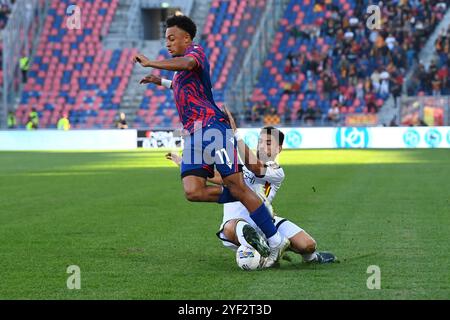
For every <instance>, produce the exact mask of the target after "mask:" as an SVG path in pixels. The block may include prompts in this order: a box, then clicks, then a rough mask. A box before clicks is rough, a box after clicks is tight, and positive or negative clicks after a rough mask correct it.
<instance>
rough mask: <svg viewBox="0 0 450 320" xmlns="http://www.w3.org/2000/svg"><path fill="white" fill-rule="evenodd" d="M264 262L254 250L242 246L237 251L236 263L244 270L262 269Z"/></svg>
mask: <svg viewBox="0 0 450 320" xmlns="http://www.w3.org/2000/svg"><path fill="white" fill-rule="evenodd" d="M263 261H264V260H263V258H261V255H260V254H259V252H258V251H256V250H255V249H253V248H249V247H247V246H244V245H241V246H240V247H239V249H238V250H237V251H236V262H237V264H238V266H239V268H241V269H242V270H247V271H250V270H257V269H260V268H261V265H262V263H263Z"/></svg>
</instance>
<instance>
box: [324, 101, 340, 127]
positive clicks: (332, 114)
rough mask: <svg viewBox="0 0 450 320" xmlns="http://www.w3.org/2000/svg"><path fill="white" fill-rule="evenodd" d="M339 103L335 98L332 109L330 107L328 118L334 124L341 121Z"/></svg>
mask: <svg viewBox="0 0 450 320" xmlns="http://www.w3.org/2000/svg"><path fill="white" fill-rule="evenodd" d="M339 113H340V112H339V103H338V102H337V101H336V100H334V101H333V104H332V106H331V107H330V109H328V115H327V120H328V122H330V123H331V124H333V125H337V124H338V123H339V121H340V114H339Z"/></svg>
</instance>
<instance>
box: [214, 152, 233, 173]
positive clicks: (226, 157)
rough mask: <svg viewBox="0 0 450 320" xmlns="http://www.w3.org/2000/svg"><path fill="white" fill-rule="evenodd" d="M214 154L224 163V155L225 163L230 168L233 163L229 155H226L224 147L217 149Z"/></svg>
mask: <svg viewBox="0 0 450 320" xmlns="http://www.w3.org/2000/svg"><path fill="white" fill-rule="evenodd" d="M216 156H218V157H219V158H220V161H221V163H225V161H224V157H225V159H226V160H227V163H226V165H227V166H228V167H230V169H231V167H232V165H233V164H232V163H231V160H230V157H229V156H228V153H227V151H226V150H225V149H220V150H217V151H216Z"/></svg>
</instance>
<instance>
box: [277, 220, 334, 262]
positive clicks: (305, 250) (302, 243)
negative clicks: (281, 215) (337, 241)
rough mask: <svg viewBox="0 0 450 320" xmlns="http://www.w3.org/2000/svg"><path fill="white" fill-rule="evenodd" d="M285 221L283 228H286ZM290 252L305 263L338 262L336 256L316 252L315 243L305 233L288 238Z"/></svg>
mask: <svg viewBox="0 0 450 320" xmlns="http://www.w3.org/2000/svg"><path fill="white" fill-rule="evenodd" d="M288 223H291V222H289V221H287V223H285V225H284V226H283V227H285V228H288V227H289V226H288ZM289 240H290V242H291V250H292V251H294V252H297V253H299V254H301V255H302V257H303V261H305V262H306V263H320V264H325V263H333V262H338V260H337V258H336V256H335V255H334V254H332V253H330V252H320V251H317V244H316V241H315V240H314V239H313V238H312V237H311V236H310V235H309V234H308V233H307V232H306V231H303V230H302V231H301V232H298V233H296V234H295V235H294V236H292V237H290V238H289Z"/></svg>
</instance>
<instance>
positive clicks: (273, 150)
mask: <svg viewBox="0 0 450 320" xmlns="http://www.w3.org/2000/svg"><path fill="white" fill-rule="evenodd" d="M280 152H281V147H280V145H279V144H278V140H277V139H276V138H275V137H274V136H272V135H271V134H267V133H262V134H261V135H260V136H259V141H258V158H259V159H260V160H261V161H263V162H267V161H274V160H275V159H276V157H277V156H278V154H279V153H280Z"/></svg>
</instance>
